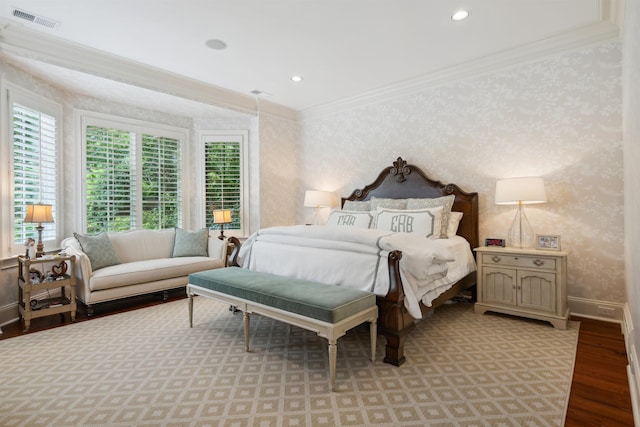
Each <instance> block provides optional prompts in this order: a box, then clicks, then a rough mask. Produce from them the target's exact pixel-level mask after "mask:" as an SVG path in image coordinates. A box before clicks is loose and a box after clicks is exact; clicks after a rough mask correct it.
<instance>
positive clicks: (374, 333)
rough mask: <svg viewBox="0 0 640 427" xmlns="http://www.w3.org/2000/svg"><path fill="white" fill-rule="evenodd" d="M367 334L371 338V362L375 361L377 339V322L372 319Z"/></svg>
mask: <svg viewBox="0 0 640 427" xmlns="http://www.w3.org/2000/svg"><path fill="white" fill-rule="evenodd" d="M369 334H370V337H371V361H372V362H375V361H376V339H377V338H378V321H377V320H376V319H373V320H372V321H371V324H370V325H369Z"/></svg>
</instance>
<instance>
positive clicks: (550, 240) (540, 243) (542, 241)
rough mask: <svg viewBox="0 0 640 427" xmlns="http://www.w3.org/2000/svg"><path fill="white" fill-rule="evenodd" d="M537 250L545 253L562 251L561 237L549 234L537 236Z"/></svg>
mask: <svg viewBox="0 0 640 427" xmlns="http://www.w3.org/2000/svg"><path fill="white" fill-rule="evenodd" d="M536 249H541V250H545V251H559V250H560V236H558V235H549V234H536Z"/></svg>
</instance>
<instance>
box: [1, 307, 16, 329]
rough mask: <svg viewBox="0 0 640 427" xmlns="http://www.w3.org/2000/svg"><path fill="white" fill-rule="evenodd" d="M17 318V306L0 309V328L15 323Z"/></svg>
mask: <svg viewBox="0 0 640 427" xmlns="http://www.w3.org/2000/svg"><path fill="white" fill-rule="evenodd" d="M18 317H19V313H18V304H16V303H13V304H7V305H5V306H3V307H0V327H2V326H4V325H8V324H9V323H13V322H15V321H16V320H18Z"/></svg>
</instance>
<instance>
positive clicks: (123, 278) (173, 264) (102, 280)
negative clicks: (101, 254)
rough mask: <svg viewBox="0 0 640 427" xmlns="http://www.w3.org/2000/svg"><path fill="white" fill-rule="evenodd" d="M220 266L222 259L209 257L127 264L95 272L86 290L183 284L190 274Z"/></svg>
mask: <svg viewBox="0 0 640 427" xmlns="http://www.w3.org/2000/svg"><path fill="white" fill-rule="evenodd" d="M223 266H224V261H223V260H222V259H214V258H208V257H180V258H164V259H154V260H144V261H135V262H128V263H123V264H119V265H113V266H110V267H105V268H102V269H100V270H98V271H95V272H94V273H93V276H92V277H91V279H90V280H89V288H90V289H91V291H100V290H105V289H111V288H117V287H120V286H129V285H135V284H138V283H146V282H153V281H158V280H165V279H172V278H174V277H181V276H184V278H185V284H186V279H187V276H188V275H189V274H190V273H194V272H196V271H203V270H210V269H214V268H220V267H223Z"/></svg>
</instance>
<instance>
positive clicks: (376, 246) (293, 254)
mask: <svg viewBox="0 0 640 427" xmlns="http://www.w3.org/2000/svg"><path fill="white" fill-rule="evenodd" d="M461 240H464V239H461ZM465 243H466V241H465ZM459 244H460V242H459V241H458V240H456V239H453V240H452V239H427V238H425V237H422V236H419V235H417V234H409V233H389V232H388V231H380V230H371V229H354V228H347V227H335V226H305V225H301V226H287V227H270V228H265V229H262V230H260V231H258V232H257V233H254V234H253V235H252V236H251V237H250V238H249V239H248V240H247V241H246V242H245V243H244V244H243V245H242V247H241V250H240V253H239V263H240V265H241V266H242V267H244V268H249V269H253V270H258V271H263V272H268V273H273V274H279V275H283V276H288V277H298V278H301V279H307V280H313V281H318V282H322V283H328V284H334V285H339V286H349V287H353V288H357V289H362V290H368V291H371V292H374V293H376V294H377V295H385V294H386V293H387V292H388V290H389V275H388V267H387V265H388V264H387V257H388V255H389V252H391V251H394V250H399V251H401V252H402V259H401V261H400V273H401V276H402V280H403V283H404V284H405V296H406V298H405V305H406V306H407V309H408V310H409V312H410V313H411V315H412V316H413V317H415V318H420V317H421V312H420V308H419V302H420V301H421V300H422V301H423V302H425V301H424V299H423V296H425V295H430V297H429V299H428V301H426V302H425V304H427V305H429V304H430V302H431V300H432V299H433V298H435V296H437V295H435V296H434V297H433V298H432V297H431V295H434V294H436V293H437V292H434V286H432V285H434V284H436V287H437V288H440V287H442V285H443V283H442V281H443V280H444V279H445V278H446V277H447V273H448V270H449V266H450V265H451V263H452V262H454V261H455V260H456V252H457V251H456V250H453V249H455V245H459ZM467 248H468V244H467ZM465 274H466V273H465ZM444 290H446V289H443V290H442V291H444Z"/></svg>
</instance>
